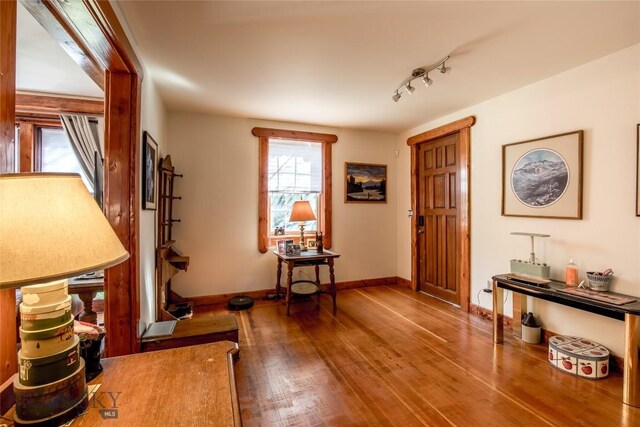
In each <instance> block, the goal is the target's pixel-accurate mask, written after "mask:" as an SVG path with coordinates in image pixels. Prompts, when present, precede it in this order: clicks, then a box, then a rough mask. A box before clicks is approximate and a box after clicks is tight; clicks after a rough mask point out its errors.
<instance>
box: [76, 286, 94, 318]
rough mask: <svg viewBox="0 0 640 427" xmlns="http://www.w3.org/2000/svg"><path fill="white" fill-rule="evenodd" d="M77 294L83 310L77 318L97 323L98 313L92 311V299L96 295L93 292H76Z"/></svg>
mask: <svg viewBox="0 0 640 427" xmlns="http://www.w3.org/2000/svg"><path fill="white" fill-rule="evenodd" d="M78 296H79V297H80V299H81V300H82V302H83V303H84V312H82V313H80V315H79V316H78V320H81V321H83V322H87V323H93V324H94V325H97V324H98V313H96V312H95V311H93V299H94V298H95V297H96V293H95V292H78Z"/></svg>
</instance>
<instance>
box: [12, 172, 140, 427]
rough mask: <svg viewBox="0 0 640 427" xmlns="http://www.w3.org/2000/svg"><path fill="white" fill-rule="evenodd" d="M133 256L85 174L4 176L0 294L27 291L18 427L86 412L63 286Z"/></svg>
mask: <svg viewBox="0 0 640 427" xmlns="http://www.w3.org/2000/svg"><path fill="white" fill-rule="evenodd" d="M128 257H129V254H128V253H127V251H126V250H125V249H124V247H123V246H122V243H120V240H119V239H118V237H117V236H116V234H115V232H114V231H113V229H112V228H111V225H110V224H109V222H108V221H107V219H106V218H105V216H104V215H103V213H102V211H101V210H100V208H99V207H98V205H97V204H96V202H95V201H94V200H93V198H92V197H91V194H90V193H89V192H88V191H87V189H86V187H85V185H84V184H83V182H82V180H81V179H80V175H77V174H51V173H25V174H6V175H0V288H1V289H8V288H17V287H20V286H21V287H22V303H21V304H20V319H21V325H20V338H21V342H22V345H21V349H20V351H19V352H18V366H19V372H18V375H17V376H16V377H15V379H14V382H13V389H14V392H15V394H16V408H15V418H14V422H15V425H16V426H44V425H60V424H64V423H66V422H68V421H69V420H71V419H73V418H74V417H75V416H76V415H78V414H79V413H81V412H82V411H84V410H85V408H86V407H87V405H88V394H87V385H86V382H85V364H84V360H82V358H80V357H79V348H78V345H79V339H78V337H77V336H76V335H75V334H74V333H73V317H72V316H71V307H70V306H71V297H69V295H68V292H67V280H66V279H67V278H68V277H73V276H78V275H81V274H84V273H88V272H92V271H95V270H100V269H103V268H109V267H112V266H114V265H116V264H119V263H121V262H122V261H124V260H126V259H127V258H128ZM2 327H3V328H4V327H8V325H3V326H2Z"/></svg>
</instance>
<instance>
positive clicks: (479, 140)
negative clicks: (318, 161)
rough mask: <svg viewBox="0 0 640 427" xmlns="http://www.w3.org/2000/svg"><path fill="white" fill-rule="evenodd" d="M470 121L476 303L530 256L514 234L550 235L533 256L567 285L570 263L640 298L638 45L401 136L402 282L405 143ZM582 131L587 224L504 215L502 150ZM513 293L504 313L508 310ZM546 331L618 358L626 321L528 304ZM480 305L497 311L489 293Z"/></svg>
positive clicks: (404, 262) (405, 267)
mask: <svg viewBox="0 0 640 427" xmlns="http://www.w3.org/2000/svg"><path fill="white" fill-rule="evenodd" d="M470 115H474V116H476V118H477V122H476V125H475V126H473V127H472V129H471V147H472V148H471V297H472V302H473V303H476V304H477V303H478V301H477V299H476V298H477V294H478V291H479V290H480V289H481V288H483V287H485V286H486V283H487V280H489V279H490V278H491V276H492V275H495V274H498V273H503V272H507V271H508V270H509V264H508V260H509V259H511V258H514V257H517V258H527V257H528V253H529V241H528V240H527V239H525V238H523V237H517V236H511V235H510V234H509V233H510V232H512V231H526V232H537V233H548V234H550V235H551V237H550V238H548V239H539V240H538V241H537V242H536V246H537V247H536V253H537V255H538V256H539V257H540V258H542V260H544V261H546V262H548V263H550V264H551V267H552V269H551V275H552V277H553V278H556V279H562V278H563V275H564V266H565V264H566V263H567V262H568V261H569V258H572V257H573V258H574V260H575V262H576V263H577V264H578V266H579V269H580V276H581V278H586V277H585V274H584V273H585V271H587V270H602V269H604V268H606V267H611V268H613V269H614V271H615V279H614V281H613V282H612V287H613V290H614V291H617V292H622V293H627V294H632V295H638V296H640V218H637V217H636V216H635V215H634V212H635V185H636V160H635V159H636V124H637V123H640V45H635V46H633V47H631V48H627V49H624V50H622V51H619V52H617V53H614V54H612V55H609V56H606V57H604V58H601V59H598V60H595V61H592V62H590V63H587V64H585V65H583V66H580V67H578V68H575V69H573V70H570V71H567V72H564V73H562V74H559V75H556V76H553V77H551V78H548V79H546V80H543V81H540V82H537V83H535V84H532V85H529V86H526V87H523V88H521V89H518V90H516V91H513V92H510V93H507V94H505V95H502V96H500V97H497V98H494V99H491V100H489V101H486V102H483V103H481V104H478V105H475V106H473V107H469V108H466V109H464V110H462V111H459V112H457V113H455V114H452V115H450V116H447V117H443V118H441V119H438V120H434V121H432V122H429V123H425V124H424V125H422V126H419V127H417V128H414V129H411V130H409V131H407V132H404V133H403V134H401V135H400V136H399V137H398V139H397V146H398V148H399V149H400V151H401V155H400V158H399V162H398V170H399V173H398V180H397V189H398V190H397V191H398V204H397V206H398V233H397V238H398V244H397V246H398V252H397V266H398V267H397V271H398V275H399V276H400V277H404V278H410V277H411V264H410V254H411V248H410V221H409V219H408V218H407V215H406V211H407V209H409V208H410V206H411V200H410V173H409V160H410V150H409V148H408V147H407V145H406V140H407V138H408V137H409V136H412V135H415V134H418V133H420V132H424V131H425V130H428V129H432V128H434V127H437V126H440V125H443V124H446V123H449V122H452V121H454V120H457V119H460V118H463V117H466V116H470ZM578 129H583V130H584V163H583V165H584V169H583V170H584V181H583V219H582V220H580V221H578V220H554V219H536V218H515V217H503V216H501V214H500V208H501V167H502V166H501V146H502V145H503V144H508V143H511V142H517V141H524V140H528V139H533V138H537V137H543V136H548V135H554V134H558V133H563V132H569V131H574V130H578ZM510 299H511V297H510V296H509V302H508V304H509V305H508V307H506V310H508V311H507V313H510V312H511V302H510ZM529 304H530V305H529V308H530V309H532V310H533V311H534V313H535V314H536V315H538V316H539V317H540V318H541V320H542V323H543V326H544V327H545V328H547V329H549V330H552V331H554V332H558V333H563V334H576V335H580V336H584V337H589V338H591V339H594V340H596V341H599V342H600V343H602V344H604V345H605V346H608V347H609V348H610V349H612V350H613V351H614V352H615V353H617V354H621V353H622V349H623V342H624V329H623V322H619V321H616V320H612V319H608V318H604V317H601V316H596V315H592V314H588V313H584V312H581V311H579V310H575V309H572V308H568V307H562V306H559V305H556V304H551V303H545V302H544V301H539V300H534V301H531V300H530V301H529ZM480 305H482V306H483V307H486V308H490V307H491V298H490V296H489V295H487V294H484V293H481V294H480Z"/></svg>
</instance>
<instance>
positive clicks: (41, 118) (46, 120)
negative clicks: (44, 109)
mask: <svg viewBox="0 0 640 427" xmlns="http://www.w3.org/2000/svg"><path fill="white" fill-rule="evenodd" d="M16 124H17V125H20V126H22V125H23V124H30V125H35V126H40V127H52V128H60V127H62V122H61V121H60V116H59V115H57V114H56V115H48V114H39V113H27V114H24V113H21V114H17V115H16Z"/></svg>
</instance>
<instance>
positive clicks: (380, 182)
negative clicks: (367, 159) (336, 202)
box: [344, 162, 387, 203]
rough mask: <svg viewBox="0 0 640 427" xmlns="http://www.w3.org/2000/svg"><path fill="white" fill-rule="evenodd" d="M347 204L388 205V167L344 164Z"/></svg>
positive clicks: (345, 199) (368, 164) (369, 164)
mask: <svg viewBox="0 0 640 427" xmlns="http://www.w3.org/2000/svg"><path fill="white" fill-rule="evenodd" d="M344 170H345V172H344V177H345V183H344V201H345V203H350V202H356V203H387V165H375V164H371V163H350V162H347V163H345V164H344Z"/></svg>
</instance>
